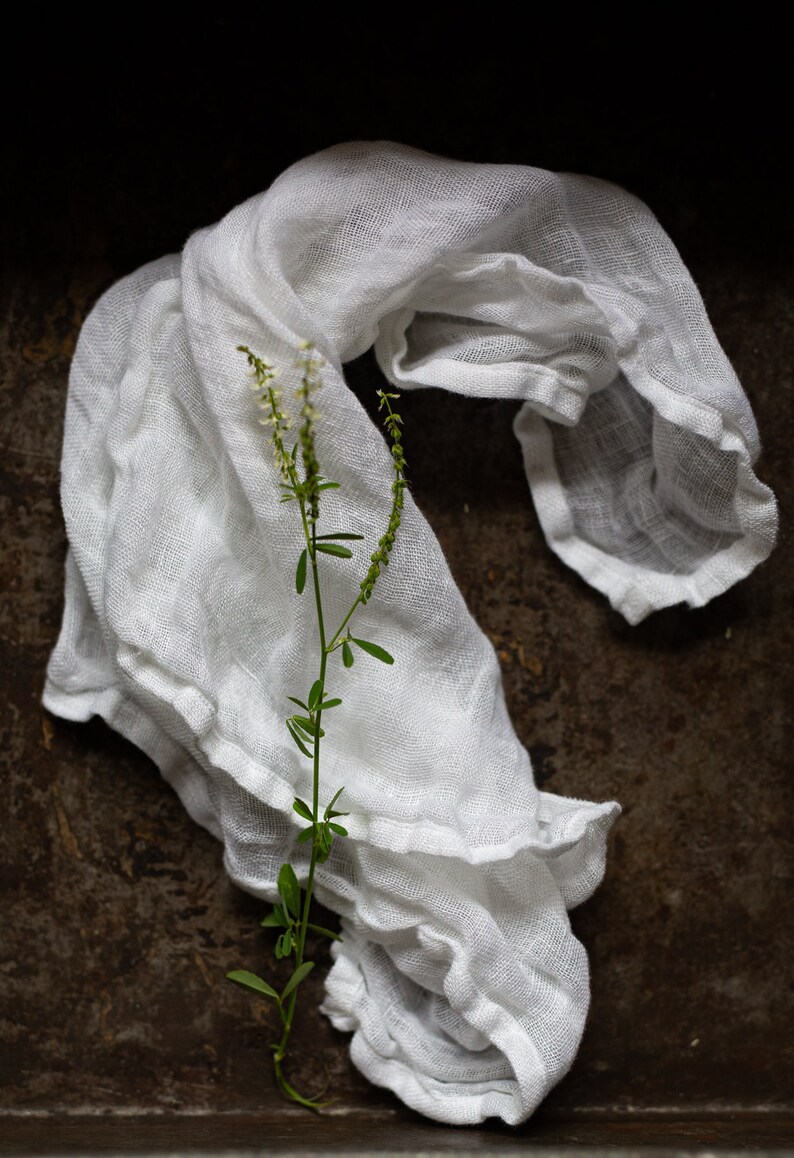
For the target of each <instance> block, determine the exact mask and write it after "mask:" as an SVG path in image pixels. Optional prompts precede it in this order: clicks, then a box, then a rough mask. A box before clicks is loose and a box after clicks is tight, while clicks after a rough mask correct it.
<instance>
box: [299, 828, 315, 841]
mask: <svg viewBox="0 0 794 1158" xmlns="http://www.w3.org/2000/svg"><path fill="white" fill-rule="evenodd" d="M313 836H314V825H312V827H311V828H304V830H303V832H302V833H301V834H300V836H299V837H298V844H305V843H306V841H307V840H311V838H312V837H313Z"/></svg>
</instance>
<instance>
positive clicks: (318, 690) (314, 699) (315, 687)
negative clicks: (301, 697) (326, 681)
mask: <svg viewBox="0 0 794 1158" xmlns="http://www.w3.org/2000/svg"><path fill="white" fill-rule="evenodd" d="M322 694H323V681H322V680H315V681H314V683H313V684H312V690H311V691H310V692H309V711H310V712H313V711H314V709H315V708H316V707H317V704H318V703H319V702H320V696H321V695H322Z"/></svg>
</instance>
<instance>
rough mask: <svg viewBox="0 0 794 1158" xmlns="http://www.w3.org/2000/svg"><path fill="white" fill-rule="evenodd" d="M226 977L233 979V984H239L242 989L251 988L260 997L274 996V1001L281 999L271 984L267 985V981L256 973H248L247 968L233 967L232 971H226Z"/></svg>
mask: <svg viewBox="0 0 794 1158" xmlns="http://www.w3.org/2000/svg"><path fill="white" fill-rule="evenodd" d="M226 977H227V980H229V981H233V982H234V984H235V985H239V986H241V988H243V989H251V990H252V991H253V992H254V993H258V994H259V995H260V996H262V997H274V998H275V999H276V1001H278V1002H280V1001H281V998H280V997H279V995H278V993H277V992H276V990H275V989H274V988H273V986H272V985H268V983H267V981H263V980H262V978H261V977H257V975H256V973H249V972H248V970H247V969H235V970H233V972H231V973H227V974H226Z"/></svg>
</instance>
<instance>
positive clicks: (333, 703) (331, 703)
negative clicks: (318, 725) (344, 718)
mask: <svg viewBox="0 0 794 1158" xmlns="http://www.w3.org/2000/svg"><path fill="white" fill-rule="evenodd" d="M341 702H342V701H341V700H339V699H336V700H323V702H322V703H321V704H320V711H323V712H327V711H328V709H329V708H338V707H339V705H340V704H341Z"/></svg>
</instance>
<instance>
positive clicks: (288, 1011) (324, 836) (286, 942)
mask: <svg viewBox="0 0 794 1158" xmlns="http://www.w3.org/2000/svg"><path fill="white" fill-rule="evenodd" d="M238 349H239V350H240V351H241V352H242V353H244V354H245V355H246V357H247V359H248V364H249V366H250V368H251V372H252V376H253V382H252V386H253V389H254V391H255V393H256V394H257V395H258V402H259V407H260V409H261V410H263V411H264V417H263V418H262V419H260V421H261V422H262V424H263V425H265V426H269V427H270V428H271V445H272V449H273V457H274V460H275V464H276V468H277V470H278V473H279V476H280V479H281V482H280V487H281V489H282V491H283V492H284V493H283V494H282V496H281V501H282V502H283V503H290V502H295V503H297V509H298V511H299V515H300V524H301V529H302V532H303V539H304V544H305V546H304V547H303V550H302V551H301V553H300V555H299V557H298V562H297V566H296V569H295V589H296V592H297V594H298V595H299V596H300V595H302V594H303V592H304V590H305V587H306V583H307V579H308V578H309V577H311V585H312V589H313V592H314V606H315V616H316V624H317V649H318V653H319V665H318V673H317V678H316V679H315V681H314V683H313V684H312V686H311V688H310V689H309V691H308V693H307V694H306V696H305V699H301V698H299V697H298V696H288V697H287V698H288V699H289V701H290V702H291V703H292V704H293V705H295V707H296V708H298V709H300V710H299V711H297V712H293V713H292V714H291V715H289V716H288V717H287V718H286V719H285V721H284V722H285V725H286V728H287V731H288V732H289V735H290V737H291V739H292V741H293V743H294V744H295V746H296V747H297V749H298V751H299V752H300V753H301V755H303V756H305V757H306V758H307V759H309V760H311V763H312V799H311V804H309V803H307V801H305V800H301V799H300V798H299V797H297V798H296V799H295V801H294V802H293V809H294V810H295V812H296V813H297V814H298V816H300V817H301V819H302V820H303V821H304V822H305V823H306V827H305V828H304V829H303V830H302V831H301V833H300V835H299V836H298V843H301V844H305V843H309V842H310V844H311V848H310V859H309V870H308V875H307V878H306V885H305V888H301V886H300V883H299V881H298V877H297V874H296V873H295V869H294V868H293V866H292V865H291V864H284V865H282V866H281V869H280V871H279V874H278V882H277V885H278V895H279V901H278V902H277V903H276V904H275V905H274V906H273V909H272V912H270V913H269V914H268V915H267V916H266V917H265V918H264V920H263V921H262V925H263V926H264V927H266V928H273V929H277V930H278V931H279V932H278V937H277V940H276V945H275V953H276V957H277V959H283V958H292V959H293V970H292V973H291V975H290V977H289V978H288V980H287V982H286V984H285V985H284V987H283V988H282V989H281V991H280V992H279V990H277V989H275V988H274V987H273V986H272V985H270V984H269V983H268V982H267V981H265V980H263V979H262V978H261V977H259V976H257V975H256V974H255V973H250V972H248V970H246V969H236V970H233V971H232V972H231V973H228V974H227V977H228V978H229V980H230V981H233V982H234V983H235V984H237V985H239V986H241V987H242V988H244V989H247V990H249V991H252V992H254V993H256V994H258V995H259V996H260V997H264V998H266V999H267V1000H269V1001H272V1002H273V1003H274V1004H275V1006H276V1009H277V1012H278V1016H279V1018H280V1021H281V1025H282V1032H281V1038H280V1040H279V1041H278V1042H276V1043H275V1044H273V1046H272V1047H271V1048H272V1050H273V1067H274V1072H275V1077H276V1082H277V1084H278V1086H279V1089H281V1091H282V1092H283V1093H284V1094H285V1095H286V1096H287V1097H288V1098H290V1099H291V1100H292V1101H294V1102H297V1103H298V1104H299V1105H302V1106H306V1107H308V1108H310V1109H313V1110H318V1109H321V1108H322V1107H323V1106H326V1105H328V1104H329V1102H327V1101H322V1100H321V1099H322V1096H323V1095H322V1092H321V1093H320V1094H316V1095H313V1096H311V1097H304V1095H303V1094H301V1093H299V1092H298V1091H297V1090H296V1089H295V1088H294V1086H292V1085H291V1084H290V1083H289V1081H288V1080H287V1078H286V1076H285V1073H284V1061H285V1058H286V1056H287V1049H288V1045H289V1040H290V1035H291V1033H292V1026H293V1022H294V1019H295V1009H296V1005H297V999H298V989H299V986H300V985H301V983H302V982H303V981H304V980H305V979H306V977H308V975H309V973H310V972H311V971H312V969H313V968H314V962H313V961H307V960H306V957H305V952H306V936H307V933H308V931H309V929H311V930H312V931H313V932H315V933H319V934H320V935H322V936H324V937H328V938H330V939H331V940H341V938H340V937H339V935H338V934H337V933H334V932H332V931H331V930H330V929H325V928H323V927H322V926H320V925H315V924H313V923H312V922H311V921H310V920H309V916H310V910H311V903H312V895H313V892H314V878H315V873H316V869H317V865H318V864H324V863H325V861H326V860H327V859H328V857H329V856H330V854H331V848H332V845H333V841H334V839H335V838H336V837H340V836H341V837H345V836H347V830H346V829H345V828H343V827H342V825H341V824H339V823H338V818H339V817H341V816H345V815H347V814H346V813H344V812H340V811H339V810H337V809H336V807H335V805H336V803H337V801H338V800H339V797H340V796H341V795H342V792H343V791H344V789H343V788H339V789H338V790H337V791H336V793H335V794H334V795H333V797H332V798H331V800H330V802H329V803H328V804H327V805H326V806H325V808H324V809H323V811H322V814H321V812H320V750H321V742H322V739H323V737H324V736H325V731H324V729H323V727H322V723H323V713H325V712H329V711H331V710H332V709H333V708H337V707H339V706H340V705H341V703H342V700H341V699H340V698H339V697H337V696H333V695H329V694H328V691H327V688H326V678H327V674H328V661H329V658H330V656H331V655H332V654H333V653H334V652H336V651H341V654H342V662H343V665H344V666H345V667H346V668H349V667H352V666H353V662H354V658H355V654H354V649H357V650H359V651H362V652H363V653H364V654H365V655H369V656H371V657H373V658H374V659H377V660H379V661H380V662H381V663H386V664H392V663H394V659H393V658H392V656H391V655H389V653H388V652H387V651H386V649H385V648H383V647H381V646H380V645H379V644H377V643H373V642H371V641H370V640H366V639H361V638H359V637H357V636H353V635H351V633H350V622H351V620H352V618H353V616H354V614H355V613H356V611H357V610H358V609H359V608H360V607H363V606H364V605H366V604H367V603H368V602H369V599H370V598H371V596H372V592H373V589H374V587H375V583H376V582H377V579H378V577H379V576H380V574H381V569H382V568H383V567H385V566H388V563H389V557H390V555H391V552H392V549H393V547H394V542H395V537H396V534H397V530H398V528H399V526H400V521H401V514H402V509H403V501H404V491H405V487H406V485H407V483H406V480H405V457H404V454H403V449H402V434H401V431H400V425H401V422H402V420H401V418H400V416H399V414H396V413H395V412H394V410H393V409H392V406H391V402H392V401H394V400H395V399H396V398H398V397H399V395H397V394H387V393H385V392H384V391H378V395H379V397H380V408H381V409H384V408H385V411H386V415H385V418H384V425H385V427H386V430H387V432H388V434H389V438H390V441H391V455H392V469H393V474H394V478H393V481H392V484H391V509H390V513H389V521H388V524H387V527H386V531H385V532H384V534H383V535H382V536H381V538H380V539H379V541H378V545H377V548H376V549H375V551H374V552H373V553H372V555H370V565H369V568H368V570H367V572H366V574H365V576H364V578H363V579H362V580H361V582H360V583H359V588H358V592H357V594H356V596H355V598H354V599H353V602H352V604H351V606H350V608H349V610H348V611H347V613H346V614H345V616H344V617H343V619H342V621H341V623H340V624H339V626H338V628H337V629H336V631H335V632H334V633H333V634H331V635H330V637H329V635H328V634H327V632H326V626H325V616H324V613H323V599H322V587H321V583H320V566H319V564H320V561H321V560H322V559H323V558H324V557H326V556H330V557H332V558H335V559H339V560H351V559H352V558H353V551H352V550H351V548H350V547H348V546H346V545H345V544H346V543H348V542H353V541H355V540H360V539H363V538H364V536H363V535H359V534H355V533H353V532H350V531H334V532H330V533H326V534H319V533H318V529H317V527H318V521H319V518H320V508H321V496H322V494H323V492H324V491H327V490H331V489H338V488H339V484H338V483H335V482H329V481H328V480H326V479H325V478H324V477H323V476H322V475H321V474H320V466H319V463H318V460H317V452H316V446H315V436H314V429H315V424H316V422H317V419H318V417H319V416H318V413H317V410H316V409H315V406H314V396H315V394H316V393H317V391H318V390H319V389H320V388H321V386H322V379H321V376H320V370H321V367H322V365H323V363H322V360H321V359H320V358H318V357H317V356H316V354H315V352H314V347H313V346H312V344H311V343H309V342H305V343H302V344H301V347H300V354H299V358H298V360H297V362H296V364H295V365H296V368H297V369H299V370H300V371H301V382H300V386H299V388H298V389H297V391H296V392H295V397H296V399H297V401H298V403H299V414H298V418H299V428H298V434H297V437H296V438H295V441H294V443H293V445H292V447H291V449H290V448H288V446H287V441H288V439H289V432H290V430H291V429H292V427H293V420H292V418H291V416H290V415H289V413H288V412H287V411H286V410H285V409H284V408H283V405H282V391H281V390H280V389H279V387H278V386H277V384H276V380H277V377H278V370H276V369H275V368H274V367H273V366H271V365H269V363H267V362H265V361H263V360H262V359H261V358H259V357H258V356H257V355H256V354H255V353H254V352H253V351H252V350H250V349H249V348H248V347H247V346H239V347H238ZM323 1092H324V1091H323Z"/></svg>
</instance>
